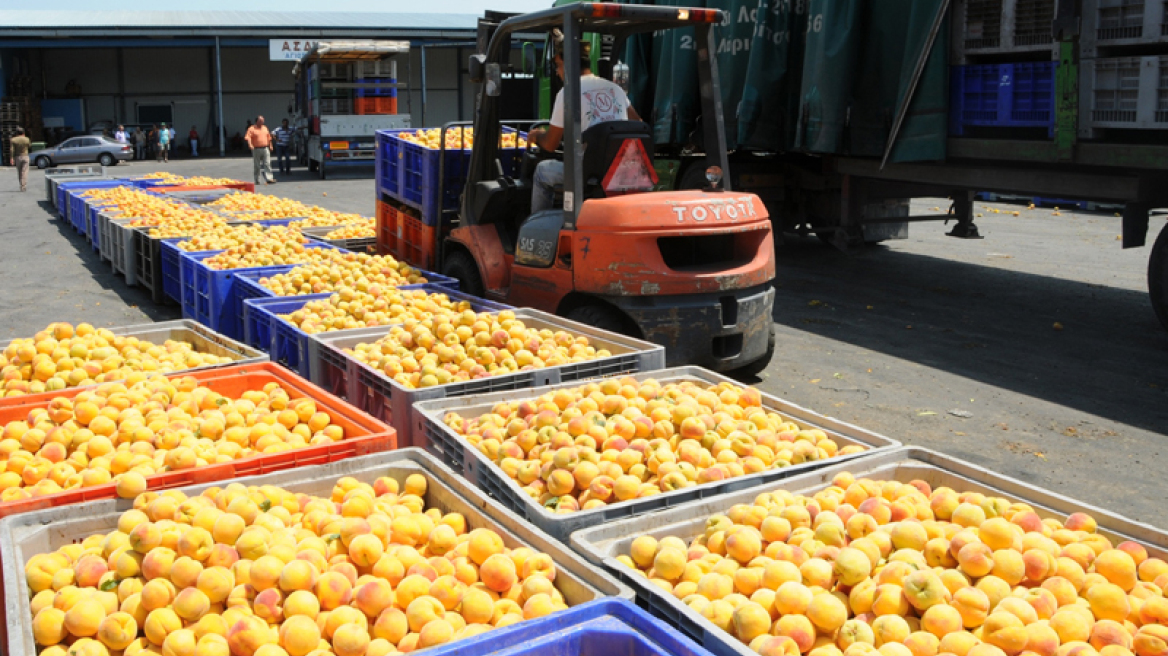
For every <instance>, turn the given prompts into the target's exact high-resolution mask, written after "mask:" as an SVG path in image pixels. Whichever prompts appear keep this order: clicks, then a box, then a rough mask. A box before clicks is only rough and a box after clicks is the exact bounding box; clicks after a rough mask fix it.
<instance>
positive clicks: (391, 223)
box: [377, 200, 401, 258]
mask: <svg viewBox="0 0 1168 656" xmlns="http://www.w3.org/2000/svg"><path fill="white" fill-rule="evenodd" d="M400 230H401V227H400V225H399V223H398V211H397V208H396V207H394V206H393V205H390V204H389V203H387V202H385V201H381V200H379V201H377V252H378V253H379V254H381V255H392V256H394V257H399V258H400V254H399V253H398V241H399V239H400V237H401V235H400Z"/></svg>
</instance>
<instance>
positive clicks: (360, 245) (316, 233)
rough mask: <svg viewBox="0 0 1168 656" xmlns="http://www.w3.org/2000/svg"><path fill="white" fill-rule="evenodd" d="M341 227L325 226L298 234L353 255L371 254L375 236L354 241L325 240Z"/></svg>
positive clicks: (375, 245) (375, 243) (375, 246)
mask: <svg viewBox="0 0 1168 656" xmlns="http://www.w3.org/2000/svg"><path fill="white" fill-rule="evenodd" d="M341 227H343V226H326V227H320V228H304V229H303V230H301V231H300V232H301V233H302V234H304V235H305V236H306V237H312V238H313V239H316V240H319V241H323V242H324V243H326V244H332V245H333V246H336V247H337V248H343V249H345V250H349V251H353V252H354V253H372V252H373V251H374V250H376V248H377V236H376V235H374V236H372V237H359V238H356V239H325V235H327V234H328V233H330V232H332V231H333V230H336V229H337V228H341Z"/></svg>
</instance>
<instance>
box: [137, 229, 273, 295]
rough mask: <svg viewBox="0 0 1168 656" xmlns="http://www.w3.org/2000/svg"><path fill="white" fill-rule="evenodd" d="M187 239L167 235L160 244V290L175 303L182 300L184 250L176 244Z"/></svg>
mask: <svg viewBox="0 0 1168 656" xmlns="http://www.w3.org/2000/svg"><path fill="white" fill-rule="evenodd" d="M291 222H292V219H268V220H266V221H253V222H252V223H254V224H255V225H260V226H265V227H271V226H285V225H288V224H289V223H291ZM187 239H190V237H168V238H166V239H163V240H162V243H161V244H160V246H161V248H160V258H159V259H160V261H161V262H162V290H163V293H165V294H166V295H167V296H169V297H170V298H172V299H174V300H175V302H176V303H181V302H182V275H181V271H180V270H179V261H180V260H181V259H182V254H183V253H185V252H186V251H183V250H182V249H180V248H178V247H177V246H176V244H177V243H178V242H180V241H186V240H187ZM191 252H196V251H191Z"/></svg>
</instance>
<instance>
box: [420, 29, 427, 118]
mask: <svg viewBox="0 0 1168 656" xmlns="http://www.w3.org/2000/svg"><path fill="white" fill-rule="evenodd" d="M421 127H423V128H424V127H426V46H422V125H421Z"/></svg>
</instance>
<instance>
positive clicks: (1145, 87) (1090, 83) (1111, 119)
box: [1079, 55, 1168, 138]
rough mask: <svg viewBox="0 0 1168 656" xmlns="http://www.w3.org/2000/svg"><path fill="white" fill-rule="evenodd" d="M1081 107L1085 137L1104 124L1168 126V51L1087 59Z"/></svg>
mask: <svg viewBox="0 0 1168 656" xmlns="http://www.w3.org/2000/svg"><path fill="white" fill-rule="evenodd" d="M1079 107H1080V119H1079V127H1080V132H1079V134H1080V136H1082V137H1084V138H1094V137H1097V136H1099V135H1098V134H1097V132H1096V131H1097V130H1099V129H1101V128H1106V129H1115V128H1119V129H1131V130H1163V129H1168V55H1149V56H1144V57H1108V58H1103V59H1093V60H1086V61H1084V62H1083V63H1082V69H1081V84H1080V87H1079Z"/></svg>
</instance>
